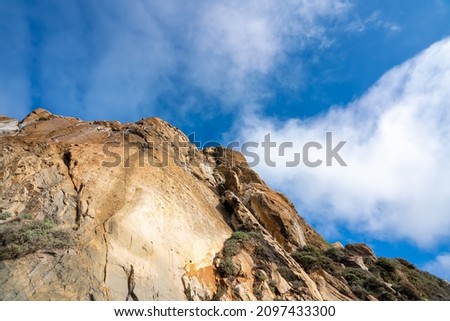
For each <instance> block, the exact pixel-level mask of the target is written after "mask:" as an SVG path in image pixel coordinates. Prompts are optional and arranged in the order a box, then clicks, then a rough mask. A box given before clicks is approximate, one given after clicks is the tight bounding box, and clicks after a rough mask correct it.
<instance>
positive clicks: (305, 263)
mask: <svg viewBox="0 0 450 321" xmlns="http://www.w3.org/2000/svg"><path fill="white" fill-rule="evenodd" d="M292 257H293V258H294V260H295V261H297V263H298V264H300V266H301V267H302V268H303V269H304V270H305V271H311V270H313V269H315V268H319V267H320V263H319V258H318V257H317V256H314V255H310V254H307V253H301V252H296V253H294V254H292Z"/></svg>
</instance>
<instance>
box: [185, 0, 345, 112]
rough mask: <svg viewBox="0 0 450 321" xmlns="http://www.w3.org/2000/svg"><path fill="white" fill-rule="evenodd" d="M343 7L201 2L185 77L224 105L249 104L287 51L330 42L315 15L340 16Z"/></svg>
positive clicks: (327, 0)
mask: <svg viewBox="0 0 450 321" xmlns="http://www.w3.org/2000/svg"><path fill="white" fill-rule="evenodd" d="M349 9H350V6H349V5H347V4H346V3H345V2H343V1H332V0H321V1H314V2H310V1H292V0H291V1H269V0H259V1H257V0H252V1H245V2H242V1H227V2H222V1H211V2H207V3H206V4H205V5H204V6H201V7H200V10H198V24H196V23H195V22H194V23H193V27H192V34H191V37H190V39H191V40H192V46H193V48H192V56H191V57H190V58H191V59H190V62H189V63H188V65H189V67H190V69H191V72H192V78H191V81H192V83H194V84H196V85H198V86H199V87H200V88H202V89H204V90H205V91H206V92H208V93H209V94H211V93H212V94H214V95H216V96H218V97H220V98H221V99H222V102H223V103H224V104H225V106H226V107H229V105H230V104H235V105H239V107H241V108H242V107H243V106H246V105H251V104H252V103H254V102H255V101H259V100H261V97H264V95H267V91H268V88H266V86H265V85H264V77H265V76H266V75H268V74H270V73H271V72H273V71H274V69H275V68H276V67H277V65H278V64H279V63H281V62H283V60H284V58H285V56H286V55H287V54H289V53H292V52H299V51H301V50H302V49H303V48H304V47H305V46H306V45H311V44H312V43H315V44H316V43H318V44H319V45H323V46H325V45H327V44H329V43H330V40H329V39H327V34H326V29H325V27H324V25H323V24H324V23H323V21H319V19H320V18H328V19H331V18H333V17H338V16H345V14H346V12H347V11H348V10H349ZM298 63H299V62H295V61H292V62H291V64H292V70H295V71H298V70H301V68H299V66H297V64H298ZM296 77H297V79H298V81H299V80H300V79H301V77H302V75H301V74H297V75H296Z"/></svg>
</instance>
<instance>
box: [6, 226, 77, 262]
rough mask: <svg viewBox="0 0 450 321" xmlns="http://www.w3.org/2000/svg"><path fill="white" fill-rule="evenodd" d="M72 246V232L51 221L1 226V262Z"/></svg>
mask: <svg viewBox="0 0 450 321" xmlns="http://www.w3.org/2000/svg"><path fill="white" fill-rule="evenodd" d="M70 246H72V238H71V233H70V230H68V229H61V228H58V227H57V226H56V225H55V223H53V222H52V221H50V220H44V221H25V222H14V223H10V224H6V225H2V226H0V260H5V259H14V258H18V257H22V256H24V255H27V254H30V253H34V252H36V251H39V250H57V249H65V248H68V247H70Z"/></svg>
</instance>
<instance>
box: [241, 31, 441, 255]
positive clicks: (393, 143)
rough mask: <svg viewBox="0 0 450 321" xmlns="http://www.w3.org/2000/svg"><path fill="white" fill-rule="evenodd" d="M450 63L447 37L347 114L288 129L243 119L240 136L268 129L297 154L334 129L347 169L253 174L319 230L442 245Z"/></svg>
mask: <svg viewBox="0 0 450 321" xmlns="http://www.w3.org/2000/svg"><path fill="white" fill-rule="evenodd" d="M449 57H450V39H446V40H443V41H441V42H438V43H436V44H434V45H433V46H431V47H430V48H428V49H427V50H425V51H424V52H422V53H421V54H419V55H418V56H417V57H415V58H413V59H411V60H409V61H407V62H405V63H404V64H402V65H400V66H398V67H396V68H394V69H392V70H391V71H389V72H388V73H386V74H385V75H384V76H383V77H382V78H381V79H380V80H379V81H378V82H377V83H376V84H375V85H374V86H373V87H372V88H371V89H370V90H369V91H368V92H367V93H366V94H365V95H364V96H363V97H361V98H360V99H358V100H357V101H355V102H353V103H351V104H350V105H348V106H346V107H345V108H333V109H331V110H330V111H329V112H328V113H327V114H325V115H322V116H319V117H317V118H313V119H306V120H299V119H291V120H290V121H287V122H278V121H276V120H274V119H269V118H265V117H261V116H260V115H254V114H250V115H247V117H246V118H244V121H243V123H242V124H241V128H242V129H241V132H240V135H241V137H242V138H244V139H245V140H254V141H258V142H259V141H262V138H263V136H264V135H265V134H266V133H268V132H270V133H271V134H272V136H273V137H274V138H275V139H276V140H277V141H278V142H282V141H293V142H296V144H297V148H299V147H298V146H302V144H303V143H304V142H307V141H310V140H315V141H319V142H323V141H324V138H325V132H326V131H331V132H333V135H334V140H335V141H339V140H346V141H348V142H347V143H346V145H345V146H344V147H343V148H342V150H341V153H340V154H341V155H342V157H343V158H344V160H345V161H346V162H347V164H348V167H340V166H333V167H323V166H322V167H319V168H307V167H305V166H304V165H301V166H299V167H296V168H286V167H285V166H278V167H277V168H270V167H267V166H264V165H260V166H259V167H258V171H259V172H261V173H262V174H263V177H264V178H265V179H267V180H268V181H269V182H270V183H272V184H274V185H275V186H276V187H277V188H279V189H281V190H283V191H285V192H286V193H288V194H289V196H290V197H292V198H293V199H295V200H296V201H297V205H298V207H299V209H305V213H304V214H306V216H308V218H309V219H310V220H312V221H313V222H316V223H319V224H322V231H326V230H334V229H333V227H336V226H337V224H342V223H344V224H347V225H350V226H351V227H352V228H353V229H354V230H358V231H360V232H361V233H369V234H370V235H371V236H373V237H376V238H380V239H386V238H388V239H394V240H395V239H408V240H411V241H413V242H415V243H417V244H418V245H419V246H423V247H427V246H432V245H434V244H436V243H441V242H443V241H445V240H448V237H449V236H450V213H449V212H448V210H449V208H450V189H449V188H448V181H449V180H450V162H449V159H450V91H449V90H448V88H449V84H450V59H449ZM297 150H300V151H301V148H300V149H297ZM322 151H323V150H322ZM259 152H261V150H260V151H259ZM318 155H319V156H323V155H322V154H320V153H319V154H318ZM289 156H290V157H292V155H289ZM285 160H286V159H284V161H285ZM282 161H283V158H281V157H278V165H282Z"/></svg>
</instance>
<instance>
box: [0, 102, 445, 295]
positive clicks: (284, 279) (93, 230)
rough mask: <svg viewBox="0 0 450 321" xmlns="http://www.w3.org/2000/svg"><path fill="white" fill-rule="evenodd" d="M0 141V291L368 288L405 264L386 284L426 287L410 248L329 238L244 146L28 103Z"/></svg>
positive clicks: (393, 290)
mask: <svg viewBox="0 0 450 321" xmlns="http://www.w3.org/2000/svg"><path fill="white" fill-rule="evenodd" d="M0 150H1V156H0V161H1V164H0V165H1V166H0V177H1V181H2V184H1V190H0V195H1V198H0V287H1V289H2V290H1V291H0V299H1V300H186V299H189V300H211V299H216V300H274V299H284V300H355V299H367V300H368V299H376V298H377V297H376V295H377V293H375V292H373V291H372V292H370V291H369V292H361V289H359V288H357V286H356V285H358V286H359V283H357V282H356V281H355V279H354V278H357V277H361V278H365V277H366V276H367V278H369V276H368V275H369V274H370V275H372V274H371V273H372V272H371V271H372V270H374V269H375V268H377V269H381V268H382V269H388V270H389V269H390V270H389V271H390V272H389V273H391V274H389V275H390V276H389V278H392V279H394V277H393V275H397V274H398V275H400V276H399V278H401V281H402V286H403V288H401V287H395V284H394V283H395V280H394V281H393V280H391V279H388V277H385V278H386V280H384V279H383V280H382V281H380V282H381V283H380V284H381V285H380V287H382V288H383V289H385V291H386V294H383V295H385V296H386V297H387V298H390V299H392V298H394V299H402V298H406V294H405V295H403V296H399V295H400V294H401V293H403V292H405V293H406V292H407V291H409V292H408V293H409V295H410V296H414V295H416V296H417V298H418V299H421V298H426V297H423V295H425V294H426V293H427V292H426V291H425V290H424V289H422V288H420V289H419V288H417V287H416V288H414V289H415V290H414V291H415V292H414V291H413V292H411V291H410V288H408V287H411V286H413V285H411V282H410V281H409V279H408V277H407V276H402V275H405V272H404V271H403V270H402V269H403V267H405V266H406V265H405V264H406V263H405V262H406V261H405V262H403V263H402V262H400V263H398V264H400V265H401V266H400V265H395V264H392V266H391V265H389V264H388V263H386V262H387V261H386V262H384V261H380V259H377V258H376V256H375V254H374V253H373V251H372V250H371V249H370V248H369V247H367V246H366V245H362V244H355V245H347V246H346V247H345V249H344V248H343V247H342V245H339V246H337V245H334V246H331V245H329V244H328V243H327V242H325V241H324V240H323V239H322V237H321V236H320V235H319V234H318V233H317V232H316V231H315V230H314V229H313V228H312V227H311V226H309V225H308V224H307V223H306V222H305V221H304V219H303V218H302V217H301V216H300V215H298V213H297V211H296V210H295V208H294V206H293V205H292V203H291V202H290V201H289V200H288V199H287V198H286V197H285V196H284V195H282V194H280V193H277V192H275V191H273V190H271V189H270V188H269V187H268V186H267V185H266V184H265V183H264V181H263V180H262V179H261V178H260V177H259V176H258V175H257V174H256V173H255V172H254V171H253V170H252V169H250V168H249V166H248V165H247V163H246V161H245V159H244V157H243V156H242V155H241V154H239V153H237V152H233V151H230V150H226V149H223V148H207V149H205V150H203V151H200V150H198V149H197V148H196V147H195V146H194V145H193V144H191V143H190V142H189V140H188V138H187V137H186V136H185V135H184V134H183V133H182V132H181V131H180V130H178V129H177V128H175V127H173V126H172V125H170V124H168V123H166V122H165V121H163V120H161V119H158V118H146V119H142V120H141V121H139V122H137V123H127V124H121V123H119V122H108V121H96V122H85V121H82V120H80V119H77V118H70V117H61V116H57V115H53V114H51V113H50V112H48V111H46V110H44V109H37V110H35V111H33V112H32V113H31V114H30V115H28V116H27V117H26V118H25V119H24V120H22V121H20V122H19V121H17V120H14V119H11V118H8V117H3V116H2V117H0ZM380 262H381V263H380ZM382 263H383V264H384V265H383V264H382ZM377 264H378V265H377ZM396 264H397V263H396ZM380 266H381V267H380ZM371 269H372V270H371ZM408 269H412V268H411V267H408ZM355 271H356V272H355ZM377 271H378V270H377ZM383 271H384V270H383ZM402 271H403V272H402ZM360 272H361V273H365V274H361V275H360V274H358V273H360ZM378 272H379V271H378ZM352 273H353V274H352ZM402 273H403V274H402ZM422 273H423V272H422ZM379 275H380V277H381V278H383V274H382V273H381V272H380V273H379ZM391 276H392V277H391ZM351 277H353V279H351ZM374 277H375V276H374ZM377 277H378V276H377ZM350 279H351V280H350ZM364 280H366V279H364ZM433 280H434V279H433ZM436 280H438V279H436ZM364 282H365V281H364ZM408 282H409V283H408ZM436 282H438V281H436ZM393 284H394V285H393ZM362 286H363V285H362ZM439 286H441V287H440V288H439V289H440V290H442V289H443V290H442V291H441V292H439V295H441V297H445V295H446V293H447V292H445V291H447V288H448V284H447V283H442V284H441V285H439ZM362 291H365V290H364V289H362ZM383 291H384V290H383ZM402 291H403V292H402ZM399 293H400V294H399ZM424 293H425V294H424ZM448 293H450V290H448ZM441 297H438V298H441ZM378 298H381V295H380V296H378Z"/></svg>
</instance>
